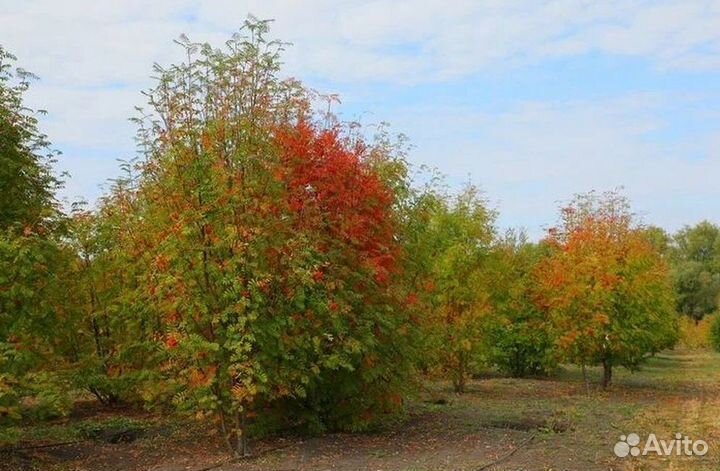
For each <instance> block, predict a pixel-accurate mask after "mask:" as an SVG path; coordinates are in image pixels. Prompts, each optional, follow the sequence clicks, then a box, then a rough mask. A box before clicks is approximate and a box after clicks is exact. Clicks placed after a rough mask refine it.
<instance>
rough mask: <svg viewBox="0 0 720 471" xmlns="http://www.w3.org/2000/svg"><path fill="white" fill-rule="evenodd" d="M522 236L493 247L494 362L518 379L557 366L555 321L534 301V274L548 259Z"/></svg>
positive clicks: (490, 332) (511, 233) (540, 248)
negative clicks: (545, 259)
mask: <svg viewBox="0 0 720 471" xmlns="http://www.w3.org/2000/svg"><path fill="white" fill-rule="evenodd" d="M545 252H546V250H545V248H544V246H543V245H540V244H534V243H532V242H530V241H529V240H528V239H527V236H526V235H525V234H524V233H523V232H516V231H509V232H508V233H506V235H505V237H503V238H501V239H500V240H498V241H497V243H495V244H494V246H493V251H492V256H491V261H490V271H491V273H492V275H491V280H492V281H491V293H492V294H491V300H492V305H493V315H492V317H491V319H490V321H489V324H490V325H491V328H489V329H488V339H487V342H488V344H489V352H490V353H489V355H490V362H491V363H493V364H494V365H496V366H497V367H498V368H499V369H500V370H501V371H503V372H505V373H508V374H510V375H511V376H514V377H523V376H527V375H542V374H547V373H549V372H550V371H552V370H553V369H554V368H555V367H556V365H557V356H558V355H557V352H556V348H555V339H554V337H553V330H552V323H551V322H550V319H548V316H547V313H546V312H544V311H543V310H541V309H538V308H537V306H536V305H535V304H534V303H533V296H532V295H533V290H534V284H535V280H534V274H535V270H536V267H537V264H538V263H540V261H541V260H542V258H543V257H544V256H545Z"/></svg>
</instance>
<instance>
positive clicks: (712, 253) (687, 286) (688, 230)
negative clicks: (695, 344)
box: [670, 221, 720, 322]
mask: <svg viewBox="0 0 720 471" xmlns="http://www.w3.org/2000/svg"><path fill="white" fill-rule="evenodd" d="M672 242H673V243H672V246H671V251H670V253H671V259H672V262H673V275H674V276H673V278H674V285H675V291H676V292H677V309H678V311H679V312H680V313H682V314H685V315H687V316H689V317H690V318H692V319H694V320H695V321H696V322H698V321H700V320H701V319H702V318H703V317H704V316H706V315H708V314H712V313H713V312H715V311H716V310H717V308H718V297H719V296H720V227H718V226H717V225H715V224H712V223H710V222H708V221H703V222H700V223H698V224H697V225H695V226H692V227H690V226H688V227H685V228H683V229H681V230H680V231H679V232H678V233H677V234H675V236H674V237H673V241H672Z"/></svg>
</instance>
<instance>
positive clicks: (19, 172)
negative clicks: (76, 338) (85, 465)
mask: <svg viewBox="0 0 720 471" xmlns="http://www.w3.org/2000/svg"><path fill="white" fill-rule="evenodd" d="M34 78H35V77H34V76H33V75H32V74H31V73H29V72H27V71H25V70H23V69H20V68H17V67H16V66H15V57H14V56H13V55H12V54H10V53H8V52H7V51H6V50H4V49H3V48H2V47H0V417H7V416H11V417H15V418H17V417H19V416H20V415H21V414H22V413H24V412H31V411H25V410H22V409H21V407H20V405H21V402H22V399H23V398H26V397H31V398H32V399H33V401H32V402H36V403H39V404H40V406H41V407H40V408H39V411H40V413H41V414H45V415H48V414H50V415H52V414H58V413H64V412H67V409H68V405H69V404H68V400H67V396H66V394H64V393H65V391H66V389H67V387H66V385H65V384H63V381H62V378H61V377H60V375H59V373H60V372H61V371H62V370H63V369H64V368H65V367H66V366H67V365H66V360H68V359H71V358H72V357H73V356H74V355H75V354H76V353H77V352H74V351H73V344H72V341H71V339H72V337H73V335H74V332H73V327H72V326H73V314H74V313H73V309H72V306H70V305H69V304H68V300H67V299H66V296H65V295H66V291H65V287H64V286H63V280H64V279H65V274H66V273H67V272H68V270H69V267H70V264H71V262H72V258H73V254H72V252H71V251H69V250H68V248H67V247H66V246H65V245H64V243H63V239H62V236H63V232H62V229H63V218H62V215H61V214H60V211H59V209H58V203H57V201H56V197H55V192H56V191H57V189H58V188H59V187H60V186H61V181H60V180H59V179H58V178H57V177H56V176H55V175H54V173H53V172H52V163H53V161H54V159H55V157H56V156H57V152H56V151H54V150H53V149H52V147H51V146H50V143H49V142H48V139H47V137H46V136H45V135H44V134H43V133H42V132H40V130H39V129H38V114H41V113H42V112H41V111H34V110H32V109H30V108H28V107H27V106H26V104H25V102H24V95H25V93H26V92H27V90H28V89H29V87H30V83H31V81H32V80H33V79H34ZM25 402H28V401H25Z"/></svg>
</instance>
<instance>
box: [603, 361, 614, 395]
mask: <svg viewBox="0 0 720 471" xmlns="http://www.w3.org/2000/svg"><path fill="white" fill-rule="evenodd" d="M602 365H603V382H602V387H603V389H607V388H608V386H610V384H611V383H612V363H610V361H609V360H603V363H602Z"/></svg>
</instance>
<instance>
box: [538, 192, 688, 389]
mask: <svg viewBox="0 0 720 471" xmlns="http://www.w3.org/2000/svg"><path fill="white" fill-rule="evenodd" d="M545 243H546V244H547V245H548V247H549V249H550V255H549V256H548V257H547V258H546V259H544V260H543V261H542V262H541V263H540V264H539V266H538V269H537V272H536V276H535V278H536V281H537V291H536V302H537V304H538V307H539V308H540V309H543V310H544V311H545V312H547V313H548V315H549V316H550V317H551V319H552V320H553V325H554V327H555V329H556V330H557V335H558V341H557V343H558V347H559V348H560V350H561V351H562V352H563V353H564V355H565V358H566V359H567V360H570V361H572V362H574V363H576V364H578V365H581V366H583V368H584V367H585V366H586V365H596V364H601V365H602V366H603V372H604V373H603V381H602V384H603V387H607V386H608V385H610V382H611V380H612V369H613V367H614V366H624V367H627V368H630V369H634V368H637V367H638V366H639V365H640V364H641V363H642V361H643V360H645V359H646V358H647V356H648V355H650V354H652V353H655V352H658V351H659V350H661V349H663V348H667V347H670V346H672V345H673V343H674V342H675V340H676V338H677V328H676V317H675V313H674V307H673V303H674V296H673V291H672V285H671V280H670V271H669V267H668V266H667V263H666V262H665V261H664V260H663V259H662V257H661V255H660V253H659V252H658V250H657V248H656V246H655V245H654V244H653V242H652V240H650V238H648V237H647V234H646V232H645V231H644V230H643V227H642V226H641V225H639V224H638V223H637V222H636V220H635V218H634V216H633V214H632V213H631V212H630V207H629V203H628V201H627V199H626V198H624V197H623V196H621V195H619V194H618V193H614V192H611V193H605V194H602V195H600V194H596V193H589V194H584V195H579V196H577V197H576V198H575V199H574V200H573V202H572V203H571V204H570V205H568V206H567V207H565V208H563V209H562V211H561V219H560V224H559V225H558V226H556V227H554V228H551V229H550V230H549V231H548V236H547V238H546V239H545Z"/></svg>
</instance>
